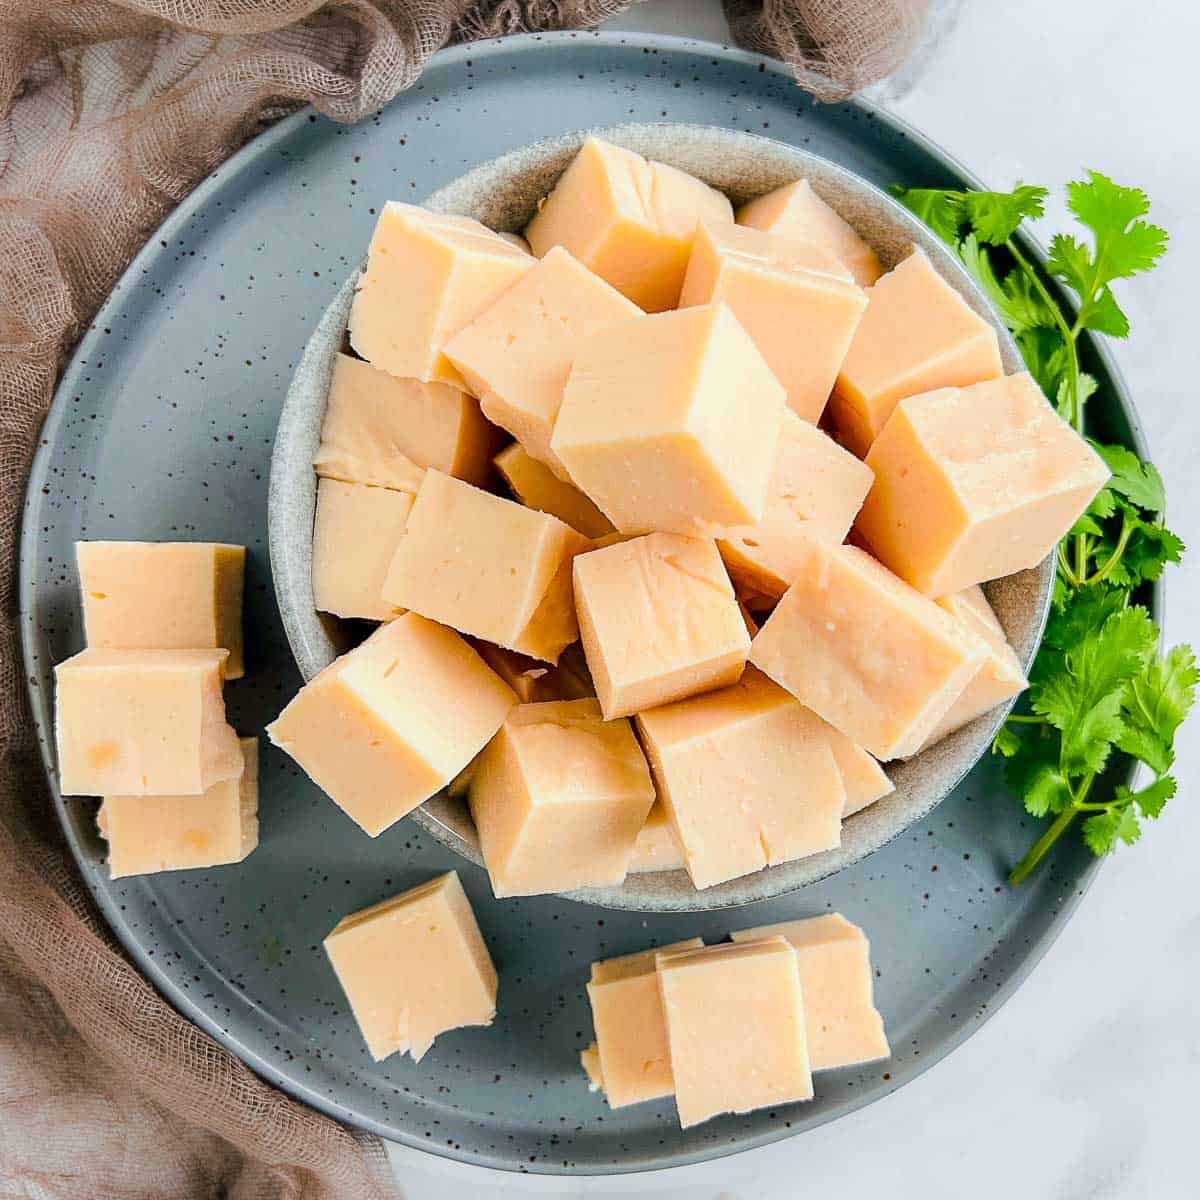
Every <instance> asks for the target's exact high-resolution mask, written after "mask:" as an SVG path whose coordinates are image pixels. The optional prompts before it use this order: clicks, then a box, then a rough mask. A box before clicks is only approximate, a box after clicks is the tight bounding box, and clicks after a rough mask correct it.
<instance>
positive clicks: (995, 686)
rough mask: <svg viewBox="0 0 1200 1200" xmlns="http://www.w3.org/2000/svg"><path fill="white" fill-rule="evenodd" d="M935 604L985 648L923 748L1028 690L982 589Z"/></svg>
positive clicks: (1017, 662)
mask: <svg viewBox="0 0 1200 1200" xmlns="http://www.w3.org/2000/svg"><path fill="white" fill-rule="evenodd" d="M938 604H939V605H940V606H941V607H942V608H944V609H945V610H946V611H947V612H948V613H949V614H950V615H951V616H952V617H954V619H955V620H957V621H961V622H962V624H963V625H964V626H966V628H968V629H970V630H973V631H974V632H975V633H977V634H979V636H980V637H981V638H982V639H983V641H984V642H985V643H986V644H987V648H988V653H987V657H986V658H985V659H984V660H983V663H982V664H981V665H980V667H979V670H978V671H976V672H975V675H974V677H973V678H972V680H971V682H970V683H968V684H967V686H966V687H965V688H963V690H962V693H961V694H960V695H959V697H958V699H957V700H955V702H954V703H953V704H952V705H950V709H949V711H948V712H947V713H946V715H945V716H944V717H943V718H942V719H941V721H939V722H938V725H937V728H936V729H934V731H933V733H931V734H930V735H929V740H928V741H927V742H926V743H925V744H926V745H927V746H929V745H932V744H933V743H934V742H936V741H939V740H940V739H941V738H944V737H945V736H946V735H947V734H950V733H953V732H954V731H955V730H956V729H961V728H962V727H963V726H964V725H966V724H967V723H968V722H969V721H973V720H975V718H976V717H981V716H983V714H984V713H986V712H991V711H992V709H993V708H995V707H996V705H998V704H1003V703H1004V701H1005V700H1011V699H1012V697H1013V696H1016V695H1019V694H1020V693H1021V692H1023V691H1024V690H1025V689H1026V688H1027V687H1028V686H1029V683H1028V681H1027V680H1026V678H1025V672H1024V671H1022V670H1021V663H1020V661H1019V660H1018V658H1017V656H1016V654H1015V653H1014V651H1013V648H1012V647H1011V646H1010V645H1009V644H1008V638H1006V637H1005V635H1004V628H1003V626H1002V625H1001V624H1000V622H999V621H998V620H996V614H995V613H994V612H993V611H992V606H991V605H990V604H989V603H988V601H987V597H986V596H985V595H984V594H983V589H982V588H980V587H979V586H978V585H976V586H974V587H969V588H967V589H966V590H965V591H961V592H954V593H952V594H951V595H949V596H942V597H941V598H940V599H939V600H938Z"/></svg>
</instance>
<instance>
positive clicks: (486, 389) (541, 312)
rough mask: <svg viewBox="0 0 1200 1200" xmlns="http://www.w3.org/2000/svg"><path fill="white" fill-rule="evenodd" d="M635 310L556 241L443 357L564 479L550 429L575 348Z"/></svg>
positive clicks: (490, 413) (490, 414) (494, 416)
mask: <svg viewBox="0 0 1200 1200" xmlns="http://www.w3.org/2000/svg"><path fill="white" fill-rule="evenodd" d="M641 313H642V310H641V309H640V308H638V306H637V305H636V304H634V303H632V302H631V301H629V300H626V299H625V297H624V296H622V295H621V293H620V292H618V291H617V290H616V289H615V288H612V287H610V286H609V285H608V284H607V283H605V282H604V280H603V279H601V278H600V277H599V276H598V275H593V274H592V272H591V271H589V270H588V269H587V267H585V266H584V265H583V264H582V263H580V262H579V261H578V260H577V259H575V258H573V257H572V256H571V254H570V252H569V251H567V250H564V249H563V247H561V246H555V247H554V248H553V249H551V250H550V251H549V252H548V253H547V254H546V256H545V257H544V258H543V259H541V260H540V261H539V262H538V263H537V264H536V265H535V266H534V267H533V268H532V269H531V270H529V271H527V272H526V273H525V275H523V276H522V277H521V279H519V280H518V281H517V282H516V283H515V284H514V285H513V286H512V287H511V288H509V289H508V291H507V292H505V293H503V295H501V296H500V297H499V298H498V299H497V300H496V301H495V303H494V304H492V305H491V306H490V307H489V308H486V309H484V311H483V312H481V313H480V314H479V316H477V317H476V318H475V320H473V321H472V322H471V323H470V324H469V325H467V326H466V327H465V328H463V329H460V330H459V331H458V333H456V334H455V335H454V337H453V338H451V339H450V341H449V342H448V343H447V345H446V357H447V358H449V359H450V361H451V362H452V363H453V364H454V365H455V367H456V368H457V369H458V371H459V374H461V375H462V377H463V378H464V379H465V380H466V381H467V384H468V386H469V387H470V388H471V390H472V391H473V392H474V393H475V394H476V395H477V396H479V398H480V401H479V402H480V407H481V408H482V409H483V412H484V414H485V415H486V416H487V418H488V420H490V421H494V422H495V423H496V424H497V425H499V426H500V427H501V428H502V429H507V430H508V432H509V433H511V434H512V435H513V437H515V438H516V439H517V441H518V442H520V443H521V445H522V446H524V447H525V449H526V450H527V451H528V452H529V453H530V454H531V455H533V457H534V458H536V459H538V460H539V461H541V462H544V463H546V464H548V465H549V466H550V467H551V469H552V470H553V471H554V473H555V474H556V475H558V477H559V478H560V479H563V480H568V479H569V476H568V474H567V472H566V470H565V468H564V467H563V466H562V464H561V463H559V462H558V460H557V458H556V456H555V455H554V453H553V451H552V450H551V449H550V435H551V433H553V431H554V419H555V417H557V416H558V408H559V405H560V404H561V403H562V395H563V387H564V385H565V384H566V382H567V374H568V373H569V371H570V369H571V360H572V359H573V358H574V356H575V347H576V345H577V344H578V343H579V341H580V340H581V339H582V338H585V337H587V336H588V334H591V333H595V332H596V331H597V330H599V329H603V328H604V327H605V326H606V325H613V324H616V323H617V322H618V321H627V320H629V319H630V317H638V316H641Z"/></svg>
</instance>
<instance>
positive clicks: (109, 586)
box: [75, 542, 246, 679]
mask: <svg viewBox="0 0 1200 1200" xmlns="http://www.w3.org/2000/svg"><path fill="white" fill-rule="evenodd" d="M75 555H76V560H77V562H78V566H79V589H80V593H81V595H82V598H83V626H84V631H85V634H86V636H87V644H88V646H89V647H91V648H92V649H94V650H209V649H225V650H228V651H229V657H228V658H227V659H226V661H225V678H226V679H240V678H241V677H242V672H243V665H242V590H243V581H244V576H245V568H246V548H245V547H244V546H229V545H225V544H224V543H219V542H76V543H75Z"/></svg>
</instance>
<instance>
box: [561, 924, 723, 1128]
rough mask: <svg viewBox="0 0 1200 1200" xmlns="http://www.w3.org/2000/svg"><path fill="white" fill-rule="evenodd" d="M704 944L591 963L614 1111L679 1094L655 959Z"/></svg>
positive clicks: (592, 997) (599, 1044)
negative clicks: (672, 1069) (672, 1064)
mask: <svg viewBox="0 0 1200 1200" xmlns="http://www.w3.org/2000/svg"><path fill="white" fill-rule="evenodd" d="M703 945H704V943H703V942H702V941H701V940H700V939H699V938H688V939H687V941H683V942H673V943H672V944H671V945H669V946H661V947H659V948H657V949H655V950H641V951H639V952H638V953H636V954H625V955H622V956H621V957H620V958H610V959H606V960H605V961H603V962H594V963H592V977H591V981H590V982H589V983H588V987H587V994H588V1000H589V1002H590V1003H591V1006H592V1028H593V1029H594V1030H595V1031H596V1042H595V1047H596V1060H595V1061H596V1073H597V1079H598V1080H600V1081H601V1082H600V1086H602V1087H603V1089H604V1094H605V1098H606V1099H607V1100H608V1103H609V1106H610V1107H612V1108H624V1107H625V1106H626V1105H627V1104H640V1103H642V1102H643V1101H645V1100H658V1099H661V1098H662V1097H663V1096H670V1095H673V1094H674V1092H675V1080H674V1078H673V1077H672V1075H671V1052H670V1048H669V1047H668V1045H667V1024H666V1020H665V1019H664V1017H663V1004H662V996H661V995H660V993H659V987H658V973H657V970H656V968H655V959H656V958H657V956H658V955H659V954H677V953H680V952H681V951H684V950H699V949H700V948H701V947H702V946H703ZM584 1053H585V1054H586V1053H587V1051H584ZM584 1069H585V1070H586V1069H587V1068H586V1066H585V1068H584Z"/></svg>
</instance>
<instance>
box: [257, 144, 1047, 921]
mask: <svg viewBox="0 0 1200 1200" xmlns="http://www.w3.org/2000/svg"><path fill="white" fill-rule="evenodd" d="M596 132H598V133H600V134H601V135H602V136H603V137H605V138H607V139H608V140H610V141H615V142H618V143H620V144H622V145H625V146H628V147H630V148H631V149H633V150H637V151H638V152H639V153H641V154H644V155H646V156H647V157H648V158H655V159H659V160H660V161H664V162H668V163H671V164H672V165H673V166H677V167H681V168H682V169H684V170H686V171H690V172H691V173H692V174H694V175H698V176H699V177H700V178H702V179H704V180H705V181H706V182H707V183H710V184H712V185H713V186H714V187H717V188H719V189H720V190H721V191H723V192H725V193H727V194H728V195H729V196H730V198H731V199H732V200H733V201H734V203H735V204H741V203H743V202H744V201H746V200H751V199H753V198H754V197H755V196H760V195H762V194H763V193H764V192H768V191H770V190H771V189H772V188H775V187H778V186H779V185H780V184H783V183H789V182H791V181H792V180H793V179H798V178H800V177H805V178H807V179H809V180H810V181H811V183H812V184H813V186H814V188H816V190H817V191H818V192H819V193H820V194H821V195H822V196H823V197H824V198H825V199H826V200H827V201H828V202H829V203H830V204H832V205H833V207H834V208H836V209H837V210H838V211H839V212H840V213H841V214H842V216H844V217H845V218H846V219H847V220H848V221H849V222H850V223H851V224H852V225H854V226H855V227H856V228H857V229H858V231H859V232H860V233H861V234H863V236H864V237H866V238H867V240H868V241H869V242H870V243H871V244H872V246H873V247H874V249H875V250H876V252H877V253H878V254H879V256H880V258H881V260H882V261H883V263H884V265H885V266H893V265H895V263H896V262H898V261H899V260H900V259H902V258H903V257H905V255H907V254H908V253H909V251H910V250H911V248H912V246H913V244H914V243H915V244H917V245H919V246H921V247H922V249H924V250H925V252H926V253H927V254H928V255H929V257H930V259H931V260H932V261H933V262H934V263H935V264H936V266H937V268H938V270H939V271H940V272H941V274H942V276H943V277H944V278H946V279H948V280H949V281H950V282H951V283H952V284H953V285H954V286H955V287H956V288H958V290H959V291H960V292H961V293H962V295H963V296H964V297H966V299H967V300H968V302H969V303H970V304H972V305H973V306H974V307H975V308H976V310H977V311H978V312H980V313H981V314H983V315H984V316H985V317H986V318H988V319H989V320H991V321H992V323H993V324H994V325H995V326H996V331H997V333H998V335H999V337H1000V345H1001V352H1002V354H1003V358H1004V365H1005V368H1006V369H1007V370H1009V371H1019V370H1021V369H1022V366H1023V364H1022V362H1021V358H1020V354H1019V353H1018V351H1017V348H1016V346H1015V345H1014V344H1013V341H1012V339H1011V338H1010V337H1009V335H1008V332H1007V330H1005V328H1004V326H1003V325H1002V324H1001V323H1000V321H999V319H998V318H997V317H996V316H995V315H994V313H993V312H992V310H991V308H990V307H989V306H988V303H987V301H986V300H985V299H984V297H983V296H982V294H981V293H980V291H979V289H978V288H977V287H976V286H975V284H974V282H973V281H972V279H971V278H970V276H969V275H968V274H967V272H966V271H965V270H964V269H963V267H962V265H961V264H960V263H959V262H958V260H957V259H956V258H955V257H954V255H953V254H951V253H950V252H949V251H948V250H947V249H946V247H945V245H944V244H943V243H942V242H941V241H940V240H939V239H938V238H937V237H935V236H934V235H933V234H932V233H931V232H930V231H929V230H928V229H927V228H926V227H925V226H924V225H922V224H921V223H920V222H919V221H917V220H915V219H914V218H913V217H912V215H911V214H910V213H908V212H907V211H906V210H905V209H903V208H902V207H901V206H900V205H899V204H897V203H896V202H895V201H894V200H892V199H891V198H890V197H888V196H886V195H885V194H884V193H883V192H881V191H880V190H879V189H878V188H876V187H873V186H872V185H871V184H869V183H867V182H866V181H865V180H863V179H861V178H860V177H858V176H856V175H853V174H851V173H850V172H849V171H846V170H844V169H843V168H841V167H839V166H837V165H836V164H834V163H831V162H829V161H828V160H827V159H824V158H820V157H817V156H816V155H814V154H811V153H809V152H808V151H806V150H800V149H797V148H796V147H794V146H789V145H786V144H784V143H782V142H777V141H773V140H770V139H768V138H764V137H760V136H758V135H755V134H749V133H745V132H741V131H739V130H733V129H722V128H719V127H716V126H704V125H678V124H666V123H660V124H656V125H622V126H617V127H615V128H605V129H600V130H597V131H596ZM582 140H583V137H582V135H581V134H579V133H568V134H563V135H560V136H558V137H554V138H547V139H545V140H544V141H540V142H536V143H534V144H533V145H530V146H526V147H523V148H521V149H519V150H514V151H512V152H511V153H509V154H506V155H503V156H502V157H500V158H497V159H494V160H493V161H491V162H487V163H484V164H482V165H480V166H478V167H476V168H475V169H474V170H472V171H469V172H467V174H465V175H464V176H462V178H460V179H458V180H455V181H454V182H453V183H450V184H449V185H447V186H446V187H443V188H441V189H439V190H438V191H437V192H435V193H434V194H433V195H432V196H429V197H427V198H422V199H423V203H425V204H427V205H428V206H429V207H431V208H434V209H436V210H438V211H441V212H455V213H461V214H464V215H466V216H470V217H475V218H476V219H477V220H480V221H483V222H484V223H485V224H487V225H490V226H491V227H492V228H494V229H503V230H519V229H521V228H522V227H523V226H524V225H525V224H526V222H527V221H528V220H529V219H530V217H531V216H532V215H533V213H534V212H535V211H536V210H537V203H538V201H539V200H540V199H541V198H542V197H543V196H545V195H546V193H547V192H549V191H550V189H551V188H552V187H553V186H554V183H555V181H556V180H557V178H558V176H559V174H560V173H561V172H562V170H563V168H564V167H565V166H566V165H567V163H568V162H570V160H571V158H572V157H573V156H574V154H575V152H576V151H577V150H578V148H579V144H580V142H581V141H582ZM348 249H349V250H351V251H353V250H355V249H358V247H348ZM356 278H357V271H355V272H352V273H351V277H350V278H349V279H347V281H346V283H345V284H344V285H343V287H342V288H341V289H340V290H339V292H338V294H337V295H336V296H335V297H334V299H333V303H332V304H331V305H330V306H329V308H328V309H326V310H325V313H324V315H323V316H322V318H321V321H320V323H319V324H318V325H317V327H316V329H315V331H314V332H313V336H312V340H311V341H310V342H309V343H308V346H307V347H306V348H305V351H304V355H303V357H302V358H301V359H300V364H299V366H298V367H297V370H296V376H295V379H294V380H293V382H292V386H291V388H290V389H289V390H288V395H287V399H286V400H285V401H284V405H283V412H282V414H281V415H280V418H279V429H278V431H277V433H276V435H275V453H274V456H273V458H272V462H271V487H270V502H269V506H268V521H267V528H268V537H269V542H270V548H271V568H272V572H273V574H274V578H275V593H276V596H277V597H278V599H279V609H280V613H281V615H282V617H283V625H284V629H285V630H286V631H287V635H288V640H289V641H290V643H291V646H292V649H293V651H294V652H295V655H296V662H297V663H298V665H299V667H300V672H301V674H302V675H304V677H305V678H306V679H311V678H312V677H313V676H314V675H315V674H316V673H317V672H318V671H320V670H321V669H322V668H324V667H326V666H328V665H329V663H331V662H332V661H333V659H334V658H335V657H336V656H337V655H338V654H339V653H341V652H342V650H344V649H345V647H346V645H347V643H348V640H349V638H350V636H351V630H350V629H349V628H348V627H345V626H343V625H342V624H341V623H340V622H337V621H335V620H331V619H329V618H327V617H325V616H324V615H322V614H318V613H317V612H316V611H315V610H314V608H313V592H312V569H311V568H312V554H311V551H312V528H313V511H314V508H315V505H316V493H317V487H316V483H317V481H316V476H315V474H314V473H313V469H312V461H313V455H314V454H315V453H316V450H317V443H318V441H319V440H320V432H321V421H322V419H323V417H324V413H325V402H326V395H327V393H328V389H329V379H330V374H331V372H332V370H333V363H334V358H335V356H336V355H337V353H338V351H339V350H341V349H342V345H343V341H344V336H345V330H346V319H347V316H348V314H349V311H350V302H351V300H352V298H353V294H354V286H355V282H356ZM1053 582H1054V563H1053V559H1052V558H1048V559H1047V560H1046V561H1045V562H1044V563H1043V564H1042V565H1041V566H1040V567H1039V568H1037V569H1035V570H1032V571H1024V572H1022V573H1021V574H1019V575H1013V576H1010V577H1009V578H1007V579H1001V580H997V581H996V582H994V583H992V584H990V585H989V587H988V593H989V597H990V599H991V601H992V604H993V606H994V607H995V609H996V612H997V614H998V616H999V618H1000V620H1001V622H1002V624H1003V625H1004V628H1005V631H1006V633H1007V634H1008V639H1009V641H1010V642H1011V643H1012V644H1013V646H1014V648H1015V649H1016V652H1017V655H1018V657H1019V658H1020V660H1021V662H1022V664H1023V665H1024V666H1026V667H1028V665H1029V663H1030V662H1031V661H1032V659H1033V654H1034V651H1035V649H1036V647H1037V642H1038V639H1039V638H1040V636H1041V631H1042V625H1043V623H1044V621H1045V616H1046V610H1047V607H1048V606H1049V603H1050V589H1051V586H1052V584H1053ZM1010 707H1011V705H1004V706H1002V707H1001V708H1000V709H997V710H995V711H994V712H992V713H989V714H987V715H985V716H983V717H980V718H979V719H978V720H976V721H974V722H972V723H971V724H970V725H969V726H967V727H966V728H964V729H962V730H959V731H958V732H956V733H955V734H953V735H952V736H950V737H948V738H945V739H943V740H942V741H940V742H938V743H937V744H936V745H935V746H932V747H931V748H930V749H929V750H927V751H926V752H925V753H924V754H921V755H918V756H917V757H916V758H914V759H911V760H909V761H908V762H904V763H895V764H893V765H892V766H891V767H890V768H889V774H890V775H891V777H892V781H893V782H894V783H895V785H896V790H895V791H894V792H893V793H892V794H891V795H890V796H887V797H885V798H884V799H883V800H881V801H880V802H879V803H878V804H874V805H872V806H871V807H870V808H868V809H866V810H865V811H863V812H861V813H858V814H856V815H855V816H853V817H851V818H850V819H849V820H848V821H847V822H846V823H845V825H844V827H843V830H842V844H841V846H840V847H839V848H838V849H837V850H831V851H828V852H827V853H824V854H817V855H813V856H811V857H809V858H804V859H800V860H799V861H797V862H791V863H786V864H784V865H782V866H778V867H768V868H767V869H765V870H762V871H758V872H756V873H755V874H753V875H748V876H744V877H742V878H740V879H734V880H730V881H729V882H728V883H724V884H720V885H718V886H716V887H711V888H705V889H704V890H703V891H697V890H696V888H695V887H694V886H693V885H692V882H691V880H690V879H689V878H688V875H687V872H686V871H682V870H680V871H658V872H653V873H649V874H635V875H630V876H628V878H627V879H626V880H625V882H624V884H622V885H621V886H620V887H615V888H592V889H588V890H586V891H580V892H574V893H569V894H570V895H571V896H572V897H573V898H575V899H579V900H583V901H587V902H591V903H595V904H602V905H604V906H606V907H609V908H625V909H636V910H641V911H645V912H686V911H700V910H702V909H709V908H725V907H728V906H730V905H734V904H747V903H750V902H752V901H757V900H768V899H770V898H772V897H774V896H782V895H785V894H786V893H787V892H791V891H795V890H796V888H798V887H802V886H803V885H804V884H807V883H812V882H813V881H814V880H817V879H822V878H824V877H825V876H827V875H831V874H832V873H833V872H834V871H839V870H841V869H843V868H844V867H847V866H849V865H850V864H851V863H855V862H858V861H859V859H861V858H863V857H864V856H866V855H867V854H870V853H871V852H872V851H874V850H878V849H879V847H880V846H883V845H885V844H886V843H887V842H889V841H891V840H892V838H894V837H895V836H896V835H897V834H899V833H901V832H902V831H903V830H904V829H906V828H907V827H908V826H909V825H911V824H912V823H913V822H914V821H916V820H919V819H920V818H921V817H923V816H925V815H926V814H927V813H928V812H929V811H930V810H931V809H933V808H934V807H935V806H936V805H937V804H938V803H939V802H940V801H941V800H942V799H944V798H945V796H947V795H948V794H949V792H950V790H951V789H952V788H953V787H954V785H955V784H956V783H958V781H959V780H960V779H962V777H963V776H964V775H965V774H966V773H967V772H968V771H969V770H970V769H971V767H973V766H974V765H975V763H976V762H978V761H979V758H980V756H981V755H983V754H985V753H987V749H988V746H989V745H990V744H991V740H992V736H993V735H994V734H995V732H996V729H997V727H998V726H999V724H1000V722H1001V721H1002V720H1003V718H1004V715H1005V713H1007V711H1008V710H1009V708H1010ZM413 820H414V821H415V822H416V823H417V824H418V825H420V826H421V827H422V828H424V829H426V830H428V831H429V832H430V833H431V834H433V836H434V837H436V838H437V839H438V840H439V841H441V842H443V843H444V844H445V845H447V846H449V847H450V849H452V850H457V851H458V853H460V854H462V855H464V856H465V857H466V858H468V859H470V860H471V862H474V863H477V864H479V863H482V862H483V858H482V856H481V854H480V850H479V837H478V834H477V833H476V830H475V826H474V824H473V822H472V821H471V815H470V813H469V811H468V810H467V806H466V804H465V803H464V802H463V801H462V800H455V799H451V798H450V797H448V796H445V795H441V796H437V797H435V798H434V799H432V800H430V801H428V802H427V803H426V804H424V805H423V806H422V807H421V808H419V809H418V810H417V811H416V812H415V813H413Z"/></svg>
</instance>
